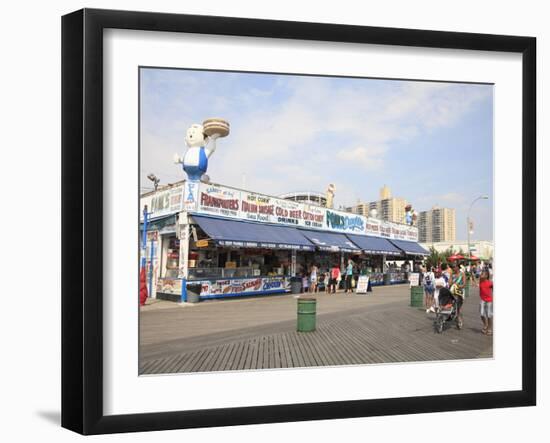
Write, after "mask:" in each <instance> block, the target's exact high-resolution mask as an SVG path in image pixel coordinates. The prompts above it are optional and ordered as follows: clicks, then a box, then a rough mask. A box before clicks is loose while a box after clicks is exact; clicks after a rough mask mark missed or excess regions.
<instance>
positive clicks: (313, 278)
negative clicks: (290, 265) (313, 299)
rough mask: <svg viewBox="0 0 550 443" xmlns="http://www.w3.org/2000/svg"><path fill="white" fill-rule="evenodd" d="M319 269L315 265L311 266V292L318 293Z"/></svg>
mask: <svg viewBox="0 0 550 443" xmlns="http://www.w3.org/2000/svg"><path fill="white" fill-rule="evenodd" d="M318 271H319V269H318V268H317V266H315V263H314V264H313V265H311V270H310V273H309V280H310V282H311V285H310V287H309V292H317V278H318V275H317V273H318Z"/></svg>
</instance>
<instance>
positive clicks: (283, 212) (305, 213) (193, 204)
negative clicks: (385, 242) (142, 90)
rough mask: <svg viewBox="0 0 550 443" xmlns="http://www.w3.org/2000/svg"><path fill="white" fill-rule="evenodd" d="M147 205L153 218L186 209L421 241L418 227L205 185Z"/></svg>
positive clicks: (159, 195) (162, 195)
mask: <svg viewBox="0 0 550 443" xmlns="http://www.w3.org/2000/svg"><path fill="white" fill-rule="evenodd" d="M144 204H148V206H149V207H150V208H154V211H155V212H154V214H153V216H154V217H157V216H161V215H167V214H169V213H176V212H179V211H180V210H186V211H188V212H190V213H196V214H203V215H213V216H218V217H228V218H232V219H236V220H248V221H255V222H261V223H271V224H280V225H285V226H295V227H299V228H307V229H319V230H324V231H331V232H340V233H350V234H358V235H372V236H374V237H386V238H392V239H399V240H409V241H418V229H417V228H416V227H415V226H408V225H404V224H399V223H390V222H384V221H381V220H378V219H373V218H368V217H365V216H362V215H359V214H351V213H349V212H344V211H338V210H334V209H327V208H323V207H320V206H316V205H310V204H304V203H300V202H295V201H292V200H285V199H281V198H277V197H271V196H268V195H264V194H258V193H254V192H248V191H240V190H238V189H233V188H229V187H226V186H221V185H214V184H208V183H202V182H200V183H189V182H186V183H185V186H183V185H181V186H178V187H174V188H171V189H170V190H167V191H159V192H158V193H156V194H154V197H151V196H147V197H144V198H142V208H143V205H144Z"/></svg>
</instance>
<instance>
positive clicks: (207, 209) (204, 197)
mask: <svg viewBox="0 0 550 443" xmlns="http://www.w3.org/2000/svg"><path fill="white" fill-rule="evenodd" d="M240 200H241V193H240V191H237V190H235V189H230V188H225V187H221V186H215V185H209V184H206V183H200V185H199V191H198V202H197V212H199V213H201V214H212V215H219V216H222V217H231V218H240V217H239V214H240V212H239V209H240Z"/></svg>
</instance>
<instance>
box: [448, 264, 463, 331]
mask: <svg viewBox="0 0 550 443" xmlns="http://www.w3.org/2000/svg"><path fill="white" fill-rule="evenodd" d="M449 284H450V285H451V294H453V296H454V297H455V299H456V317H457V323H456V324H457V327H458V329H462V326H463V324H464V319H463V317H462V305H463V304H464V287H465V285H466V276H465V275H464V271H463V270H462V269H461V268H460V267H459V266H458V264H456V263H455V265H454V268H453V273H452V275H451V280H450V281H449Z"/></svg>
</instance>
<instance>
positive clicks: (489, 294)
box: [479, 271, 493, 335]
mask: <svg viewBox="0 0 550 443" xmlns="http://www.w3.org/2000/svg"><path fill="white" fill-rule="evenodd" d="M479 298H480V299H481V301H480V315H481V322H482V323H483V329H482V330H481V332H482V333H483V334H485V335H493V282H492V281H491V280H490V279H489V273H488V272H487V271H483V272H482V273H481V276H480V278H479Z"/></svg>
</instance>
